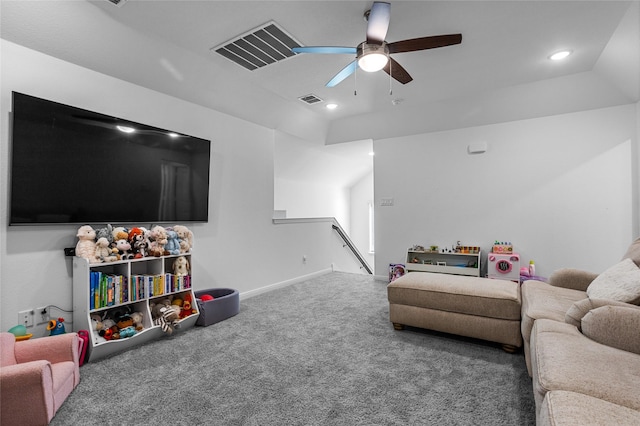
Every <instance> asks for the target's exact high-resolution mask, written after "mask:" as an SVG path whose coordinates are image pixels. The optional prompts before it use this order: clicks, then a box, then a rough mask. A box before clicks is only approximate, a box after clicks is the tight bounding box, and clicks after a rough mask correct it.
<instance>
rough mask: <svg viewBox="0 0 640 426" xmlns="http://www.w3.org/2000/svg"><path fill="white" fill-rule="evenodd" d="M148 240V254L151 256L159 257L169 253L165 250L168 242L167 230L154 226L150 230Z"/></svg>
mask: <svg viewBox="0 0 640 426" xmlns="http://www.w3.org/2000/svg"><path fill="white" fill-rule="evenodd" d="M149 240H151V243H150V245H149V254H150V255H151V256H155V257H160V256H165V255H167V254H169V252H168V251H167V250H165V246H166V245H167V243H168V242H169V241H168V240H167V230H166V229H164V227H163V226H160V225H156V226H154V227H153V228H151V231H150V232H149Z"/></svg>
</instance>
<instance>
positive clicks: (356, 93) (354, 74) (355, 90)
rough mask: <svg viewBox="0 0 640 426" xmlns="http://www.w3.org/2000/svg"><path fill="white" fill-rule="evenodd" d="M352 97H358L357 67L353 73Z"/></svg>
mask: <svg viewBox="0 0 640 426" xmlns="http://www.w3.org/2000/svg"><path fill="white" fill-rule="evenodd" d="M353 96H358V65H357V64H356V69H355V70H354V71H353Z"/></svg>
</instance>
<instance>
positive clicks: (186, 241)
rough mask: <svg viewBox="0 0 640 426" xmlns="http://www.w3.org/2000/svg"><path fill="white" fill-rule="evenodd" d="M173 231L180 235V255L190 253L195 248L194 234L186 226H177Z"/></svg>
mask: <svg viewBox="0 0 640 426" xmlns="http://www.w3.org/2000/svg"><path fill="white" fill-rule="evenodd" d="M173 230H174V231H176V233H177V234H178V244H179V245H180V253H189V252H190V251H191V247H193V232H191V230H190V229H189V228H187V227H186V226H184V225H176V226H174V227H173Z"/></svg>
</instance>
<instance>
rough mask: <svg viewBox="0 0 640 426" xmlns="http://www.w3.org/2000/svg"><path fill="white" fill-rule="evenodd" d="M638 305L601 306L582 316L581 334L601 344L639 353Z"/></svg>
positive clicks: (639, 322)
mask: <svg viewBox="0 0 640 426" xmlns="http://www.w3.org/2000/svg"><path fill="white" fill-rule="evenodd" d="M638 330H640V307H638V306H633V307H623V306H612V305H608V306H601V307H599V308H596V309H593V310H591V311H589V313H588V314H586V315H585V316H584V318H582V334H584V335H585V336H587V337H588V338H589V339H591V340H594V341H596V342H598V343H601V344H603V345H607V346H611V347H613V348H617V349H621V350H623V351H627V352H633V353H636V354H638V355H640V333H638Z"/></svg>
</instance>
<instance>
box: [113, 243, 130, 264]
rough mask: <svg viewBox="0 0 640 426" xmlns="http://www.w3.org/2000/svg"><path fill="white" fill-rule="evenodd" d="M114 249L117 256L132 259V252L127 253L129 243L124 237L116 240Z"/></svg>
mask: <svg viewBox="0 0 640 426" xmlns="http://www.w3.org/2000/svg"><path fill="white" fill-rule="evenodd" d="M115 244H116V249H117V250H118V258H119V259H122V260H127V259H133V254H131V253H129V250H131V244H129V242H128V241H127V240H126V239H120V240H117V241H116V243H115Z"/></svg>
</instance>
